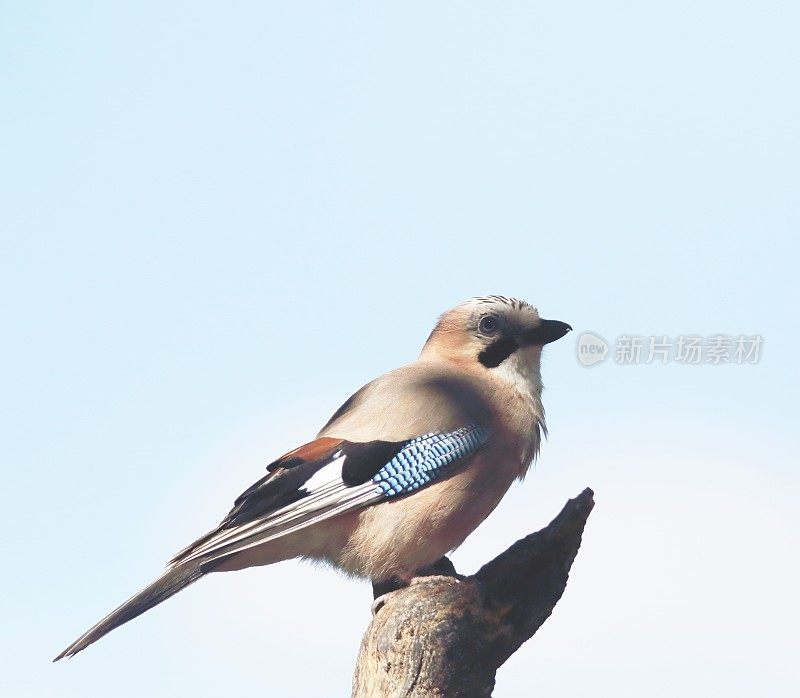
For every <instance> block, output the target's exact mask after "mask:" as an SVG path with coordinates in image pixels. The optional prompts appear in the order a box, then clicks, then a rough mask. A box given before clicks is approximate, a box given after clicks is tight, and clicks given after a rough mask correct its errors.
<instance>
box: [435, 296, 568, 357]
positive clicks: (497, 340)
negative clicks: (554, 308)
mask: <svg viewBox="0 0 800 698" xmlns="http://www.w3.org/2000/svg"><path fill="white" fill-rule="evenodd" d="M571 329H572V328H571V327H570V326H569V325H568V324H567V323H565V322H560V321H558V320H543V319H542V318H540V317H539V313H538V312H537V310H536V308H534V307H533V306H532V305H529V304H528V303H526V302H525V301H521V300H517V299H516V298H507V297H505V296H479V297H477V298H471V299H470V300H468V301H465V302H464V303H461V304H460V305H457V306H456V307H455V308H453V309H452V310H448V311H447V312H446V313H444V314H443V315H442V316H441V317H440V318H439V322H438V323H437V324H436V327H435V328H434V329H433V332H431V335H430V337H428V341H427V342H426V343H425V346H424V347H423V349H422V357H423V358H426V357H431V358H433V357H440V358H445V359H449V360H452V361H456V362H458V363H475V364H480V365H481V366H483V367H484V368H485V369H488V370H492V369H496V368H498V367H500V366H503V367H504V368H508V363H509V362H511V363H517V362H519V361H520V360H521V359H523V357H530V358H531V359H532V360H535V361H536V363H537V364H538V358H539V356H540V354H541V349H542V347H543V346H544V345H545V344H548V343H550V342H554V341H555V340H557V339H560V338H561V337H563V336H564V335H565V334H567V332H569V331H570V330H571ZM509 360H511V361H509ZM524 363H526V364H527V363H529V362H528V361H524Z"/></svg>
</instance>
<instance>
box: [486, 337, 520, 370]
mask: <svg viewBox="0 0 800 698" xmlns="http://www.w3.org/2000/svg"><path fill="white" fill-rule="evenodd" d="M517 349H519V344H517V342H516V340H515V339H513V338H511V337H502V338H501V339H498V340H495V341H494V342H492V343H491V344H490V345H489V346H488V347H486V349H484V350H483V351H482V352H481V353H480V354H478V361H480V362H481V363H482V364H483V365H484V366H486V368H497V367H498V366H499V365H500V364H501V363H503V362H504V361H505V360H506V359H507V358H508V357H509V356H511V355H512V354H513V353H514V352H515V351H516V350H517Z"/></svg>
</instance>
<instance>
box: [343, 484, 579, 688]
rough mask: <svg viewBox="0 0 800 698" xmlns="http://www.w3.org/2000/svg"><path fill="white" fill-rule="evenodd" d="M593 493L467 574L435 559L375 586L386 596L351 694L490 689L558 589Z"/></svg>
mask: <svg viewBox="0 0 800 698" xmlns="http://www.w3.org/2000/svg"><path fill="white" fill-rule="evenodd" d="M593 497H594V494H593V492H592V490H590V489H586V490H584V491H583V492H582V493H581V494H580V495H578V496H577V497H576V498H575V499H571V500H569V501H568V502H567V504H566V505H565V506H564V508H563V509H562V511H561V513H560V514H559V515H558V516H557V517H556V518H555V519H553V521H552V522H551V523H550V524H549V525H548V526H547V527H546V528H543V529H542V530H541V531H537V532H536V533H532V534H530V535H529V536H526V537H525V538H523V539H522V540H519V541H517V542H516V543H514V545H512V546H511V547H510V548H509V549H508V550H506V551H505V552H503V553H501V554H500V555H498V556H497V557H496V558H495V559H494V560H492V561H491V562H489V563H487V564H486V565H484V566H483V567H482V568H481V569H480V570H478V572H476V573H475V574H473V575H471V576H469V577H463V576H460V575H458V574H457V573H456V571H455V569H454V568H453V566H452V564H451V563H450V561H449V560H448V559H447V558H442V560H441V561H440V562H439V563H437V564H436V565H435V566H434V567H433V568H431V569H430V570H426V572H425V575H424V576H420V577H418V578H416V579H414V580H413V581H412V583H411V585H409V586H407V587H404V588H400V589H398V590H396V591H392V587H391V585H389V586H386V585H384V586H382V587H376V588H375V590H374V591H375V595H376V597H378V596H382V595H384V594H385V596H383V598H382V599H381V601H380V602H378V603H381V602H382V606H381V607H380V608H379V610H378V611H377V613H376V614H375V617H374V618H373V619H372V622H371V623H370V625H369V627H368V628H367V631H366V633H365V635H364V638H363V640H362V641H361V649H360V651H359V655H358V663H357V665H356V670H355V675H354V677H353V697H354V698H384V697H389V696H390V697H394V696H413V697H420V698H421V697H422V696H444V697H446V698H454V697H465V698H467V697H468V698H473V697H474V698H479V697H481V698H482V697H485V696H491V694H492V690H493V688H494V683H495V674H496V672H497V669H498V668H499V667H500V666H501V665H502V664H503V663H504V662H505V661H506V660H507V659H508V658H509V657H510V656H511V655H512V654H513V653H514V652H516V651H517V650H518V649H519V647H520V646H521V645H522V643H523V642H525V641H526V640H528V639H530V638H531V637H532V636H533V634H534V633H535V632H536V631H537V630H538V629H539V627H540V626H541V625H542V623H544V621H545V620H547V618H548V617H549V616H550V614H551V613H552V611H553V608H554V607H555V605H556V603H558V600H559V599H560V598H561V595H562V594H563V593H564V589H565V588H566V585H567V578H568V576H569V570H570V567H571V566H572V562H573V560H574V559H575V556H576V555H577V553H578V548H579V547H580V544H581V535H582V534H583V529H584V527H585V525H586V520H587V518H588V516H589V513H590V512H591V510H592V507H593V506H594V498H593ZM387 592H391V593H387Z"/></svg>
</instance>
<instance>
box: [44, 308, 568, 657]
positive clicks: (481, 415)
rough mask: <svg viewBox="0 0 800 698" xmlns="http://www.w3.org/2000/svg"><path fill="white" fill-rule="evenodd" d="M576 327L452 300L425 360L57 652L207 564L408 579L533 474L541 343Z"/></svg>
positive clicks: (352, 405) (356, 408)
mask: <svg viewBox="0 0 800 698" xmlns="http://www.w3.org/2000/svg"><path fill="white" fill-rule="evenodd" d="M571 329H572V328H571V327H570V326H569V325H567V324H566V323H563V322H559V321H556V320H543V319H541V318H540V317H539V314H538V312H537V311H536V309H535V308H533V307H532V306H530V305H528V304H527V303H525V302H523V301H520V300H517V299H514V298H506V297H504V296H482V297H478V298H473V299H471V300H468V301H466V302H464V303H462V304H461V305H458V306H456V307H455V308H453V309H452V310H450V311H448V312H446V313H445V314H444V315H442V316H441V318H440V319H439V322H438V323H437V325H436V327H435V328H434V330H433V332H431V334H430V336H429V337H428V340H427V341H426V342H425V345H424V346H423V348H422V353H421V354H420V356H419V358H418V359H417V360H416V361H414V362H413V363H410V364H408V365H406V366H403V367H401V368H398V369H395V370H394V371H390V372H389V373H387V374H385V375H383V376H381V377H380V378H377V379H376V380H374V381H372V382H371V383H368V384H367V385H365V386H364V387H363V388H361V390H359V391H358V392H357V393H355V394H354V395H353V396H352V397H350V398H349V399H348V400H347V402H345V403H344V404H343V405H342V406H341V407H340V408H339V409H338V410H337V411H336V413H335V414H334V415H333V416H332V417H331V418H330V420H329V421H328V423H327V424H326V425H325V426H324V427H322V430H321V431H320V432H319V434H318V435H317V438H316V439H315V440H314V441H311V442H310V443H307V444H305V445H303V446H300V447H299V448H296V449H295V450H293V451H290V452H289V453H287V454H286V455H284V456H281V457H280V458H278V459H277V460H276V461H274V462H272V463H271V464H270V465H269V466H267V471H268V472H267V474H266V475H265V476H264V477H262V478H261V479H260V480H258V481H257V482H256V483H255V484H254V485H253V486H252V487H250V488H249V489H247V490H246V491H245V492H243V493H242V494H241V495H240V496H239V498H238V499H237V500H236V501H235V502H234V506H233V509H231V511H230V513H229V514H228V515H227V516H226V517H225V518H224V519H223V520H222V522H221V523H220V524H219V525H218V526H217V527H216V528H215V529H214V530H212V531H210V532H209V533H207V534H205V535H204V536H202V537H200V538H198V539H197V540H196V541H195V542H194V543H192V544H191V545H190V546H189V547H187V548H185V549H184V550H182V551H180V552H179V553H178V554H177V555H175V557H173V558H172V560H171V561H170V563H169V566H168V568H167V570H166V571H165V572H164V574H163V575H162V576H161V577H159V578H158V579H157V580H156V581H155V582H153V583H152V584H151V585H150V586H148V587H147V588H145V589H144V590H142V591H140V592H139V593H138V594H136V595H135V596H133V597H132V598H131V599H129V600H128V601H126V602H125V603H124V604H122V606H120V607H119V608H117V609H116V610H115V611H112V612H111V614H109V615H108V616H106V617H105V618H103V620H101V621H100V622H99V623H97V624H96V625H95V626H94V627H92V628H90V629H89V630H88V631H87V632H86V633H84V634H83V635H81V637H79V638H78V639H77V640H76V641H75V642H73V643H72V644H71V645H70V646H69V647H67V648H66V649H65V650H64V651H63V652H62V653H61V654H60V655H58V657H56V659H61V658H62V657H66V656H71V655H74V654H76V653H77V652H80V651H81V650H82V649H84V648H85V647H87V646H88V645H90V644H91V643H93V642H95V641H96V640H98V639H100V638H101V637H102V636H103V635H105V634H106V633H108V632H110V631H111V630H113V629H114V628H116V627H117V626H119V625H122V624H123V623H126V622H127V621H129V620H131V619H132V618H135V617H136V616H138V615H140V614H141V613H144V612H145V611H147V610H148V609H150V608H152V607H153V606H155V605H156V604H159V603H161V602H162V601H164V600H165V599H167V598H169V597H170V596H172V595H173V594H175V593H177V592H178V591H180V590H181V589H183V588H184V587H187V586H188V585H189V584H191V583H192V582H196V581H197V580H198V579H200V578H201V577H203V576H204V575H206V574H208V573H209V572H222V571H227V570H239V569H243V568H245V567H252V566H254V565H269V564H272V563H273V562H279V561H281V560H288V559H290V558H295V557H303V558H310V559H313V560H321V561H325V562H328V563H330V564H332V565H334V566H336V567H338V568H340V569H341V570H343V571H344V572H346V573H348V574H350V575H354V576H358V577H366V578H370V579H372V580H373V582H377V583H380V582H382V581H385V580H389V579H396V580H401V581H409V580H411V578H412V577H413V576H414V573H415V572H417V571H418V570H421V569H423V568H425V567H428V566H430V565H431V564H432V563H434V562H436V561H437V560H439V559H440V558H441V557H442V556H443V555H445V554H446V553H448V552H450V551H452V550H453V549H454V548H456V547H458V546H459V545H460V544H461V543H462V542H463V541H464V539H465V538H466V537H467V536H468V535H469V534H470V533H472V531H473V530H475V528H476V527H477V526H478V524H480V523H481V521H483V520H484V519H485V518H486V517H487V516H488V515H489V514H490V513H491V511H492V510H493V509H494V508H495V507H496V506H497V504H498V502H499V501H500V499H501V498H502V497H503V495H504V494H505V493H506V491H507V490H508V488H509V487H510V485H511V483H512V482H513V481H514V480H515V479H516V478H522V477H523V476H524V475H525V472H526V471H527V469H528V467H529V466H530V465H531V463H532V461H533V459H534V458H535V456H536V454H537V452H538V450H539V443H540V440H541V435H542V433H546V427H545V421H544V409H543V408H542V402H541V392H542V382H541V377H540V359H541V353H542V347H543V346H544V345H545V344H548V343H549V342H553V341H555V340H557V339H559V338H560V337H563V336H564V335H565V334H566V333H567V332H569V331H570V330H571Z"/></svg>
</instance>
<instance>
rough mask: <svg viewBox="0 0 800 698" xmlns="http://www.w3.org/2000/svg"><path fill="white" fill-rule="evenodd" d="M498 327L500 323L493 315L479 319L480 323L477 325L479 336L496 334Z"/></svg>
mask: <svg viewBox="0 0 800 698" xmlns="http://www.w3.org/2000/svg"><path fill="white" fill-rule="evenodd" d="M499 326H500V323H499V322H498V320H497V318H496V317H495V316H494V315H487V316H486V317H482V318H481V321H480V322H479V323H478V330H479V331H480V332H481V334H494V333H495V332H497V328H498V327H499Z"/></svg>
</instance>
